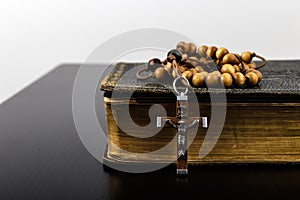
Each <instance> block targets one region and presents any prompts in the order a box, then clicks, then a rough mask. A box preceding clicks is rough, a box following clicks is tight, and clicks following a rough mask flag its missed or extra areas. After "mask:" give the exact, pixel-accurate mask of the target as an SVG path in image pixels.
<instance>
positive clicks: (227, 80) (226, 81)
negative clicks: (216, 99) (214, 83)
mask: <svg viewBox="0 0 300 200" xmlns="http://www.w3.org/2000/svg"><path fill="white" fill-rule="evenodd" d="M221 81H222V83H223V85H224V86H225V87H230V86H231V85H232V76H231V74H229V73H224V74H222V75H221Z"/></svg>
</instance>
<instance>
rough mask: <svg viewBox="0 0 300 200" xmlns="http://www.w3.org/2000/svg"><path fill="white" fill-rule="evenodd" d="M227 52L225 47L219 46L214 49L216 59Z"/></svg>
mask: <svg viewBox="0 0 300 200" xmlns="http://www.w3.org/2000/svg"><path fill="white" fill-rule="evenodd" d="M228 53H229V51H228V50H227V49H226V48H224V47H221V48H219V49H218V50H217V51H216V57H217V58H218V59H222V58H223V56H224V55H226V54H228Z"/></svg>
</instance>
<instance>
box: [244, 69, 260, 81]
mask: <svg viewBox="0 0 300 200" xmlns="http://www.w3.org/2000/svg"><path fill="white" fill-rule="evenodd" d="M249 72H254V73H255V74H256V76H257V78H258V81H257V84H258V83H260V81H261V80H262V73H261V72H260V71H258V70H256V69H249V70H248V71H246V74H247V73H249Z"/></svg>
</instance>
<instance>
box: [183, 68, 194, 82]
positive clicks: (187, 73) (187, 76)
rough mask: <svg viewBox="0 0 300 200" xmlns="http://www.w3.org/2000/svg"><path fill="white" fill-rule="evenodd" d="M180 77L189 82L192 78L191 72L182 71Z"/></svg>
mask: <svg viewBox="0 0 300 200" xmlns="http://www.w3.org/2000/svg"><path fill="white" fill-rule="evenodd" d="M181 75H182V76H183V77H185V78H186V79H187V80H189V79H190V78H191V77H192V76H193V72H191V71H189V70H187V71H184V72H183V73H182V74H181Z"/></svg>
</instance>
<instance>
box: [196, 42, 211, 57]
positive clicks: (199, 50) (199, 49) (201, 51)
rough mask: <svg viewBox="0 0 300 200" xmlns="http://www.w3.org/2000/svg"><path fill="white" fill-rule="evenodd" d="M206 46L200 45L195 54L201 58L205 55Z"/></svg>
mask: <svg viewBox="0 0 300 200" xmlns="http://www.w3.org/2000/svg"><path fill="white" fill-rule="evenodd" d="M207 48H208V47H207V46H206V45H202V46H200V47H199V48H198V51H197V54H198V55H199V56H200V57H202V56H205V55H206V50H207Z"/></svg>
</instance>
